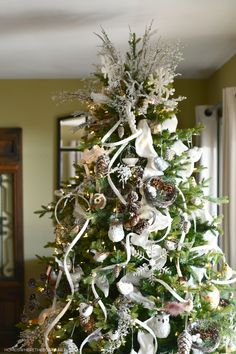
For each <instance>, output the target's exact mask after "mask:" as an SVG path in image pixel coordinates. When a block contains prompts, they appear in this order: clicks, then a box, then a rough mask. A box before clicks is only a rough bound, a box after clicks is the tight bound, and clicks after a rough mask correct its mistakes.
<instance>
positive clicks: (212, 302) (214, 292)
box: [200, 285, 220, 310]
mask: <svg viewBox="0 0 236 354" xmlns="http://www.w3.org/2000/svg"><path fill="white" fill-rule="evenodd" d="M200 295H201V299H202V301H203V302H204V303H207V304H208V307H209V308H210V310H215V309H216V308H217V307H218V306H219V303H220V292H219V290H218V289H217V287H216V286H215V285H211V286H210V288H208V289H206V290H204V291H202V292H201V294H200Z"/></svg>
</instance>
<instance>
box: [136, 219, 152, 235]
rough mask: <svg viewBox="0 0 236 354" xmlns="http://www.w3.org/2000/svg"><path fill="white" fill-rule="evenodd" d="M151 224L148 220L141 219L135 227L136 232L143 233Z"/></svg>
mask: <svg viewBox="0 0 236 354" xmlns="http://www.w3.org/2000/svg"><path fill="white" fill-rule="evenodd" d="M148 226H149V223H148V220H146V219H141V220H140V221H139V222H138V223H137V224H136V225H135V227H134V232H136V233H137V234H139V235H141V234H142V233H143V232H144V231H145V230H146V229H147V228H148Z"/></svg>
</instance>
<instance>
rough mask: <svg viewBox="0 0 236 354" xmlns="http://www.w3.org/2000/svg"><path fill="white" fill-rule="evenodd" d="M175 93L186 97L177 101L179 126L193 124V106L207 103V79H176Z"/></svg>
mask: <svg viewBox="0 0 236 354" xmlns="http://www.w3.org/2000/svg"><path fill="white" fill-rule="evenodd" d="M175 89H176V95H177V96H178V95H179V96H184V97H186V99H185V100H183V101H182V102H180V103H179V113H178V119H179V127H181V128H189V127H193V126H194V125H195V106H197V105H202V104H207V80H195V79H178V80H176V82H175Z"/></svg>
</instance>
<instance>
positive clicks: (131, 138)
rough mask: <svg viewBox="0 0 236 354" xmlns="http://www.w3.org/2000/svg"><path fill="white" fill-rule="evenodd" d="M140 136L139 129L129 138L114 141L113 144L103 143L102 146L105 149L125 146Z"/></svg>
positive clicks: (140, 131)
mask: <svg viewBox="0 0 236 354" xmlns="http://www.w3.org/2000/svg"><path fill="white" fill-rule="evenodd" d="M141 134H142V130H141V129H139V130H138V131H137V132H136V133H134V134H132V135H130V136H129V137H127V138H125V139H122V140H119V141H115V142H113V143H103V145H104V146H107V147H114V146H120V145H123V144H126V143H128V142H130V141H131V140H133V139H135V138H137V137H138V136H139V135H141Z"/></svg>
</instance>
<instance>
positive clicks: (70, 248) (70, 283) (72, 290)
mask: <svg viewBox="0 0 236 354" xmlns="http://www.w3.org/2000/svg"><path fill="white" fill-rule="evenodd" d="M89 221H90V220H89V219H88V220H86V221H85V223H84V225H83V227H82V229H81V230H80V232H79V233H78V234H77V236H76V237H75V238H74V240H73V241H72V242H71V244H70V245H69V247H68V248H67V251H66V253H65V257H64V261H63V265H64V271H65V274H66V277H67V281H68V283H69V285H70V289H71V295H73V294H74V284H73V281H72V278H71V276H70V273H69V271H68V268H67V257H68V255H69V253H70V252H71V250H72V249H73V247H74V246H75V244H76V243H77V242H78V241H79V239H80V238H81V236H82V235H83V233H84V232H85V230H86V229H87V227H88V224H89ZM71 302H72V299H70V300H69V301H68V302H67V304H66V305H65V306H64V308H63V309H62V311H61V312H60V313H59V314H58V315H57V317H56V318H55V319H54V320H53V321H52V323H50V325H49V326H48V328H47V329H46V331H45V334H44V344H45V347H46V350H47V352H48V353H49V354H52V351H51V349H50V347H49V345H48V337H49V334H50V332H51V330H52V329H53V328H54V327H55V326H56V324H57V323H58V321H60V319H61V318H62V317H63V316H64V314H65V313H66V312H67V310H68V308H69V307H70V305H71Z"/></svg>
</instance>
